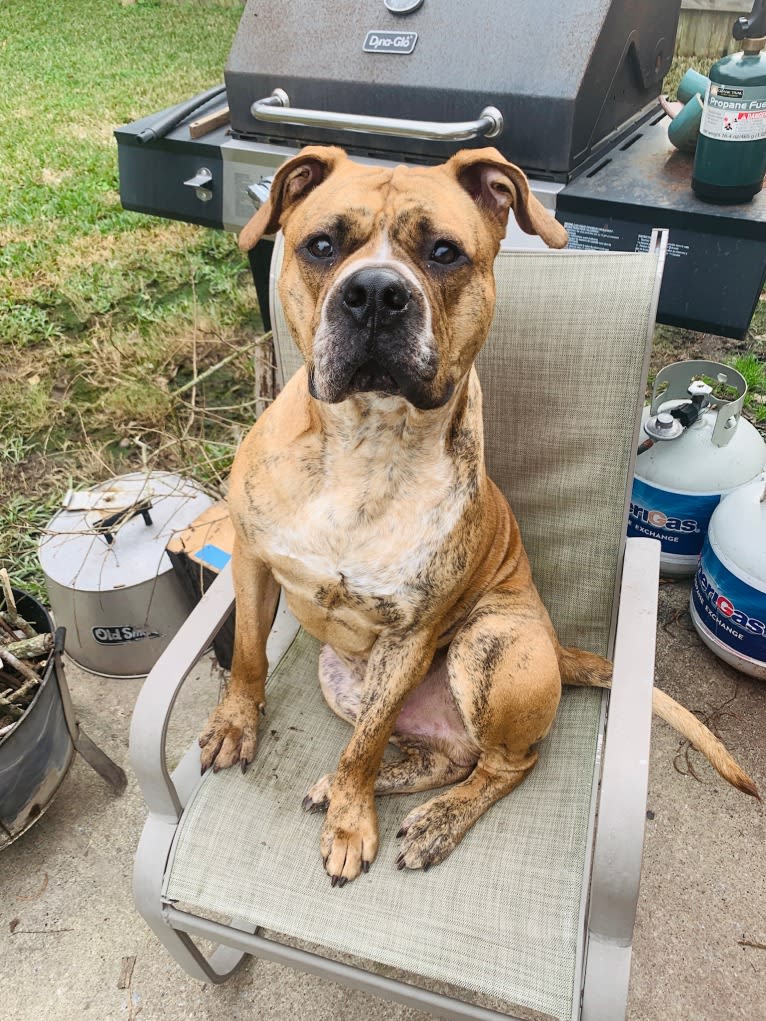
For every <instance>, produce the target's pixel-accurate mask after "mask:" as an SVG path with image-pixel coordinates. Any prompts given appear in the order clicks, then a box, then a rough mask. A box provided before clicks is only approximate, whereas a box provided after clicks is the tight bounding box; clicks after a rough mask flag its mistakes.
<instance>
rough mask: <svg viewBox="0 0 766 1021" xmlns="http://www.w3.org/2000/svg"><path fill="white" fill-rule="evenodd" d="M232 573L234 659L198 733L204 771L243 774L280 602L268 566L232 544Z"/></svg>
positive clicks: (263, 701) (253, 737) (251, 746)
mask: <svg viewBox="0 0 766 1021" xmlns="http://www.w3.org/2000/svg"><path fill="white" fill-rule="evenodd" d="M231 566H232V574H233V578H234V594H235V597H236V607H237V623H236V628H235V633H234V658H233V661H232V665H231V679H230V680H229V684H228V687H227V689H226V695H225V696H224V699H223V701H222V702H221V703H220V705H218V706H216V708H215V709H214V710H213V712H212V713H211V715H210V718H209V720H208V722H207V726H206V727H205V729H204V730H203V731H202V734H201V735H200V739H199V743H200V746H201V748H202V754H201V756H200V762H201V766H202V771H203V772H204V771H205V770H206V769H207V768H208V767H209V766H212V767H213V770H219V769H225V768H226V767H227V766H233V765H234V764H235V763H237V762H239V764H240V766H241V767H242V772H243V773H244V771H245V769H246V768H247V764H248V763H249V762H252V760H253V757H254V755H255V747H256V734H257V730H258V718H259V715H260V713H261V712H262V711H263V709H264V707H265V704H266V692H265V689H266V674H267V673H268V666H269V665H268V660H267V659H266V639H267V638H268V634H269V631H270V629H271V625H272V622H273V620H274V611H275V609H276V606H277V600H278V599H279V585H278V584H277V583H276V581H275V580H274V578H273V576H272V574H271V571H270V570H269V568H268V567H267V566H266V565H265V564H264V563H263V562H262V561H260V560H258V559H256V558H255V557H253V556H251V555H250V554H249V553H248V552H247V551H246V549H245V548H244V547H243V546H242V544H241V543H240V542H239V541H235V543H234V552H233V556H232V565H231Z"/></svg>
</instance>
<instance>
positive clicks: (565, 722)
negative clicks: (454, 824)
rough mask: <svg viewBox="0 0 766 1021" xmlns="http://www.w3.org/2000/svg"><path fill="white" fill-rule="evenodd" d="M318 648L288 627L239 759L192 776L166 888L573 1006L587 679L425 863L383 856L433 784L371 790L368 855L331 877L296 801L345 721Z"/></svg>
mask: <svg viewBox="0 0 766 1021" xmlns="http://www.w3.org/2000/svg"><path fill="white" fill-rule="evenodd" d="M318 649H319V646H318V643H317V642H316V641H315V640H314V639H313V638H311V637H310V636H309V635H307V634H306V633H305V632H302V631H301V632H299V634H298V636H297V637H296V639H295V640H294V642H293V643H292V645H291V646H290V648H289V649H288V651H287V652H286V653H285V655H284V657H283V658H282V660H281V662H280V663H279V664H278V666H277V667H276V669H275V671H274V672H273V673H272V677H271V679H270V681H269V685H268V689H267V693H268V716H267V719H266V721H265V725H264V726H263V728H262V737H261V739H260V745H259V748H258V754H257V756H256V760H255V763H254V764H253V765H252V766H251V767H250V769H249V770H248V772H247V773H246V774H245V775H244V776H243V775H242V773H241V772H240V771H239V770H227V771H225V772H221V773H217V774H213V773H210V774H208V775H207V777H206V779H205V781H204V782H203V783H202V784H201V785H200V787H199V788H198V790H197V792H196V794H195V795H194V798H193V800H192V801H191V803H190V804H189V805H188V806H187V808H186V811H185V813H184V816H183V819H182V821H181V824H180V826H179V829H178V834H177V837H176V840H175V843H174V845H173V851H172V855H171V859H170V863H169V868H168V870H167V873H166V879H165V887H164V896H165V899H166V900H167V901H170V902H181V903H182V904H183V905H184V906H187V905H188V906H189V909H190V910H192V911H195V913H200V912H201V913H203V914H204V913H205V912H208V913H221V914H225V915H229V916H232V917H236V918H238V919H243V920H245V921H247V922H249V923H251V924H252V925H253V926H256V925H257V926H259V927H263V928H266V929H269V930H273V931H274V932H276V933H278V934H282V935H284V936H287V937H290V938H292V939H296V940H299V941H303V942H308V943H311V944H320V945H323V946H325V947H327V948H329V949H330V950H334V951H337V952H339V953H341V954H350V955H353V956H355V957H356V958H360V957H361V958H364V959H366V960H369V961H372V962H376V963H378V964H381V965H387V966H389V967H393V968H396V969H401V970H403V971H406V972H409V973H415V974H417V975H419V976H422V977H423V978H425V979H430V980H437V981H440V982H447V983H454V982H456V981H459V982H460V984H461V986H463V987H464V988H465V989H467V990H469V991H471V992H473V993H476V994H479V995H480V997H482V998H489V1000H490V1001H498V1002H499V1003H502V1004H505V1005H507V1009H508V1010H509V1011H511V1010H513V1011H514V1012H516V1011H517V1009H518V1008H520V1007H525V1008H530V1009H531V1010H532V1011H534V1012H535V1013H534V1014H533V1015H532V1016H540V1015H542V1016H544V1017H553V1018H557V1019H562V1021H563V1019H569V1018H570V1017H572V1009H573V1006H572V1005H573V1000H574V990H575V987H576V983H577V980H578V960H577V945H578V937H579V936H580V935H581V932H582V928H583V905H582V886H583V880H584V876H585V875H586V872H587V868H588V864H589V859H588V854H587V846H586V845H587V843H588V841H587V834H588V827H589V821H590V817H591V811H592V799H593V778H594V769H595V756H596V747H597V735H598V731H599V723H600V717H601V695H600V693H599V692H596V691H588V690H585V691H583V690H569V691H567V692H566V693H565V697H564V699H563V701H562V705H561V709H560V710H559V713H558V715H557V717H556V723H555V726H554V729H553V730H552V732H551V734H550V735H549V736H548V737H547V738H546V740H545V741H544V742H543V743H542V744H541V746H540V760H539V762H538V765H537V766H536V767H535V769H534V770H533V771H532V773H531V774H530V776H529V777H528V778H527V779H526V780H525V781H524V783H523V784H522V785H521V786H520V787H519V788H518V789H517V790H515V791H514V792H513V794H512V795H511V796H510V797H508V798H505V799H503V801H502V802H500V803H499V804H497V805H495V806H494V807H493V809H492V811H491V812H488V813H487V814H486V815H485V816H484V817H483V818H482V819H480V820H479V822H478V823H477V824H476V826H474V828H473V829H472V830H471V831H470V832H469V834H468V835H467V836H466V838H465V839H464V840H463V842H462V844H461V845H460V846H459V847H458V848H457V850H456V851H455V852H454V853H453V854H452V855H451V856H450V857H449V858H448V859H447V860H446V861H445V862H443V863H442V864H441V865H439V866H438V868H434V869H431V870H429V871H428V872H427V873H422V872H419V871H418V872H410V871H408V870H404V871H402V872H400V871H398V870H397V869H396V867H395V859H396V853H397V852H396V846H397V843H398V842H397V840H396V838H395V834H396V831H397V830H398V828H399V825H400V823H401V820H402V819H403V818H404V816H405V815H406V814H407V812H409V811H410V809H411V808H413V807H414V806H415V805H419V804H422V803H423V802H424V801H426V800H427V799H428V798H429V797H431V794H430V793H421V794H416V795H408V796H406V797H403V796H393V797H387V798H379V799H378V802H377V805H378V812H379V821H380V830H381V840H380V850H379V852H378V858H377V860H376V862H375V863H374V865H373V866H372V868H371V870H370V872H369V874H368V875H364V876H361V877H360V878H359V879H357V880H356V881H355V882H354V883H351V884H349V885H348V886H347V887H345V888H344V889H343V890H337V889H331V887H330V883H329V881H328V879H327V877H326V875H325V873H324V870H323V867H322V861H321V858H320V856H319V830H320V826H321V820H322V817H321V816H318V815H307V814H306V813H304V812H303V811H302V810H301V805H300V802H301V798H302V797H303V794H304V793H305V792H306V791H307V790H308V788H309V787H310V786H311V785H312V784H313V783H314V782H315V781H316V780H317V779H319V777H320V776H322V775H323V774H324V773H327V772H330V771H331V770H332V769H333V768H334V766H335V764H336V763H337V760H338V758H339V756H340V753H341V751H342V749H343V747H344V745H345V743H346V741H347V740H348V737H349V734H350V727H349V726H348V725H347V724H345V723H344V722H343V721H342V720H340V719H338V718H337V717H336V716H334V714H333V713H332V712H331V711H330V709H329V708H328V707H327V705H326V704H325V703H324V701H323V699H322V696H321V693H320V691H319V685H318V683H317V679H316V677H317V656H318ZM578 988H579V987H578ZM525 1016H529V1015H525Z"/></svg>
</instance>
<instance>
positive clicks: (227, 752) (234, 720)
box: [199, 699, 260, 773]
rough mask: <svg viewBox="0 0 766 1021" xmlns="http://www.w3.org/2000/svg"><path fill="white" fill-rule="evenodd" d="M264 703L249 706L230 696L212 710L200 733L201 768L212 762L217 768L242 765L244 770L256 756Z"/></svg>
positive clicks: (207, 767)
mask: <svg viewBox="0 0 766 1021" xmlns="http://www.w3.org/2000/svg"><path fill="white" fill-rule="evenodd" d="M259 709H260V706H256V705H253V706H252V707H250V710H248V707H245V706H242V705H241V704H240V703H232V702H229V701H228V700H227V699H224V701H223V702H222V703H221V704H220V705H218V706H216V708H215V709H214V710H213V712H212V713H211V714H210V718H209V720H208V722H207V726H206V727H205V729H204V730H203V731H202V733H201V734H200V737H199V744H200V748H201V749H202V752H201V754H200V766H201V771H202V772H203V773H204V772H205V771H206V770H207V769H209V768H210V767H211V766H212V767H213V772H214V773H217V772H218V770H219V769H227V768H228V767H230V766H235V765H237V763H239V766H240V768H241V770H242V772H243V773H244V772H245V770H246V769H247V766H248V764H249V763H250V762H252V761H253V759H254V758H255V749H256V744H257V729H258V716H259Z"/></svg>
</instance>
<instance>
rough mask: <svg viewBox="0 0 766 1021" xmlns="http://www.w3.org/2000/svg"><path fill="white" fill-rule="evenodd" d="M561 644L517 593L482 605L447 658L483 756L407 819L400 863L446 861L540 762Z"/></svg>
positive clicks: (556, 691)
mask: <svg viewBox="0 0 766 1021" xmlns="http://www.w3.org/2000/svg"><path fill="white" fill-rule="evenodd" d="M554 642H555V639H554V638H553V637H552V635H551V631H550V627H549V624H548V622H547V618H545V617H544V616H542V615H541V614H539V613H538V612H537V609H536V605H535V604H534V603H533V602H530V601H524V600H522V599H520V598H519V597H518V596H517V595H515V594H514V593H504V592H495V593H490V594H488V595H487V596H486V597H485V598H484V599H483V600H481V601H480V602H479V603H478V604H477V606H476V608H475V609H474V612H473V613H472V614H471V616H470V617H469V618H468V620H467V621H466V623H465V624H464V626H463V627H462V628H461V630H460V632H459V633H458V634H457V635H456V637H455V638H454V640H453V642H452V645H451V646H450V649H449V653H448V656H447V671H448V676H449V683H450V688H451V691H452V695H453V697H454V700H455V704H456V706H457V709H458V711H459V712H460V715H461V717H462V719H463V722H464V724H465V729H466V733H467V736H468V738H469V739H470V740H471V741H472V742H474V744H475V745H476V746H478V748H479V749H480V750H481V751H480V755H479V756H478V762H477V765H476V768H475V769H474V770H473V772H472V773H471V775H470V776H469V777H468V779H467V780H465V781H463V783H460V784H457V785H456V786H454V787H451V788H450V789H449V790H448V791H446V792H444V793H443V794H439V795H437V796H436V797H435V798H432V799H431V800H430V801H428V802H426V804H424V805H421V806H420V807H419V808H416V809H414V811H412V812H410V813H409V815H408V816H407V817H406V818H405V820H404V822H403V823H402V827H401V829H400V831H399V834H400V836H402V837H403V840H402V844H401V850H400V854H399V858H398V860H397V864H398V865H399V867H400V868H412V869H415V868H427V867H428V866H429V865H434V864H436V863H437V862H440V861H443V860H444V858H446V857H447V855H448V854H449V853H450V851H452V850H453V848H454V847H456V846H457V844H458V843H459V842H460V841H461V840H462V838H463V836H464V835H465V834H466V833H467V832H468V830H469V829H470V828H471V826H473V824H474V823H475V822H476V821H477V820H478V819H479V818H480V817H481V816H482V815H483V814H484V812H486V811H487V809H488V808H489V807H490V806H491V805H493V804H494V803H495V802H496V801H499V800H500V799H501V798H503V797H505V795H506V794H509V793H510V792H511V791H512V790H513V789H514V787H517V786H518V785H519V784H520V783H521V782H522V780H523V779H524V777H525V776H526V775H527V774H528V773H529V772H530V770H531V769H532V768H533V766H534V764H535V762H536V761H537V752H536V751H535V749H534V746H535V745H536V744H537V742H538V741H540V740H541V739H542V738H543V737H545V735H546V734H547V733H548V730H549V729H550V726H551V724H552V722H553V719H554V716H555V713H556V709H557V707H558V702H559V697H560V694H561V681H560V675H559V668H558V662H557V656H556V647H555V644H554Z"/></svg>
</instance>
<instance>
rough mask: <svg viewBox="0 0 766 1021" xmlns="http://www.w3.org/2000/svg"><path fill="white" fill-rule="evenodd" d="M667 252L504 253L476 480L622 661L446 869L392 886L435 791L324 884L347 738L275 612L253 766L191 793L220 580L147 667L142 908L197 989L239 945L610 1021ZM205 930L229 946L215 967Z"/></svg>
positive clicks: (630, 919) (394, 800)
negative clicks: (482, 466) (202, 669)
mask: <svg viewBox="0 0 766 1021" xmlns="http://www.w3.org/2000/svg"><path fill="white" fill-rule="evenodd" d="M666 240H667V239H666V236H665V235H664V234H663V233H659V232H655V234H653V235H652V237H651V240H650V242H649V244H648V246H647V250H646V251H643V252H637V253H603V252H575V251H563V252H546V251H543V252H510V253H503V254H501V255H500V256H499V257H498V260H497V281H498V298H497V311H496V314H495V319H494V323H493V326H492V331H491V335H490V337H489V339H488V341H487V344H486V346H485V348H484V350H483V353H482V355H481V359H480V362H479V374H480V377H481V379H482V384H483V387H484V400H485V428H486V456H487V462H488V466H489V470H490V473H491V475H492V477H493V478H494V480H495V481H496V482H497V483H498V484H499V485H500V486H501V488H502V489H503V490H504V491H505V493H506V494H507V496H508V498H509V500H510V502H511V504H512V506H513V508H514V510H515V513H516V515H517V517H518V519H519V522H520V525H521V530H522V534H523V536H524V541H525V545H526V548H527V550H528V552H529V555H530V560H531V563H532V567H533V571H534V575H535V578H536V582H537V585H538V588H539V589H540V591H541V593H542V596H543V599H544V600H545V602H546V604H547V606H548V607H549V609H550V611H551V614H552V617H553V620H554V623H555V625H556V627H557V629H558V633H559V635H560V637H561V640H562V642H563V643H564V644H570V645H578V646H581V647H583V648H587V649H590V650H593V651H596V652H599V653H601V654H605V655H608V656H610V657H613V658H614V660H615V673H614V687H613V690H612V692H611V694H606V693H602V692H601V691H597V690H591V689H579V688H578V689H567V690H566V691H565V694H564V697H563V699H562V703H561V708H560V709H559V712H558V716H557V718H556V723H555V725H554V728H553V730H552V732H551V733H550V735H549V736H548V737H547V738H546V739H545V741H544V742H543V743H542V745H541V747H540V758H539V762H538V764H537V766H536V767H535V769H534V770H533V771H532V772H531V774H530V776H529V777H528V778H527V779H525V781H524V783H523V784H522V785H521V786H520V787H519V788H518V789H517V790H515V791H514V792H513V793H512V794H511V795H509V796H508V797H507V798H505V799H503V800H502V801H501V802H499V803H498V804H496V805H495V806H494V807H493V808H491V809H490V811H489V812H488V813H487V814H486V815H485V816H483V817H482V819H481V820H480V821H479V822H478V823H477V824H476V825H475V826H474V828H473V829H472V830H471V831H470V832H469V833H468V835H467V836H466V837H465V839H464V840H463V842H462V843H461V844H460V846H459V847H458V848H457V849H456V850H455V851H454V852H453V854H452V855H451V856H450V857H449V858H448V859H447V860H446V861H445V862H443V863H442V864H440V865H439V866H438V867H436V868H433V869H431V870H430V871H429V872H428V873H427V874H425V873H422V872H419V871H412V872H410V871H398V870H397V869H396V867H395V859H396V854H397V850H396V844H397V841H396V838H395V834H396V830H397V828H398V826H399V823H400V821H401V819H402V818H403V817H404V816H405V815H406V814H407V812H408V811H409V810H410V809H411V808H412V807H413V806H414V805H415V804H419V803H421V802H422V801H424V800H426V798H428V797H429V796H430V795H423V794H419V795H413V796H406V797H405V796H396V797H389V798H381V799H379V800H378V811H379V822H380V830H381V840H380V851H379V854H378V857H377V860H376V861H375V863H374V864H373V866H372V868H371V870H370V872H369V874H368V875H362V876H361V877H360V878H359V879H357V880H355V881H354V882H353V883H350V884H349V885H348V886H346V887H345V888H344V889H342V890H341V889H338V888H336V889H332V888H331V887H330V883H329V880H328V878H327V876H326V875H325V873H324V870H323V867H322V861H321V858H320V854H319V831H320V826H321V821H322V817H321V816H317V815H311V814H305V813H304V812H302V811H301V799H302V798H303V796H304V794H305V792H306V790H307V789H308V788H309V786H310V785H311V784H313V783H314V781H315V780H316V779H317V778H318V777H320V776H321V775H323V774H324V773H326V772H328V771H330V770H332V769H333V768H334V766H335V763H336V761H337V759H338V757H339V755H340V753H341V751H342V749H343V747H344V745H345V743H346V741H347V739H348V737H349V734H350V731H349V728H348V726H347V725H346V724H345V723H343V722H342V721H341V720H339V719H337V718H336V717H335V716H334V715H333V714H332V713H331V711H330V710H329V708H328V707H327V706H326V705H325V703H324V701H323V699H322V696H321V694H320V691H319V686H318V683H317V680H316V673H317V654H318V644H317V642H316V641H315V640H314V639H313V638H311V637H310V636H309V635H308V634H306V633H304V632H303V631H301V630H299V628H298V626H297V624H296V622H295V621H294V620H293V619H292V618H291V616H290V614H289V612H288V611H287V610H286V609H285V608H284V606H280V608H279V610H278V612H277V617H276V620H275V625H274V628H273V631H272V635H271V639H270V643H269V650H268V651H269V661H270V663H271V665H272V672H271V677H270V680H269V684H268V694H267V717H266V721H265V722H264V725H262V727H261V731H260V735H259V748H258V753H257V756H256V760H255V762H254V763H253V765H251V767H250V769H249V771H248V772H247V773H246V774H245V775H243V774H242V773H241V772H240V771H239V770H226V771H222V772H219V773H217V774H213V773H212V772H208V773H207V774H206V775H205V776H204V777H203V778H200V770H199V749H198V747H197V746H196V744H194V745H192V747H191V748H190V749H189V751H188V753H187V754H186V756H185V758H184V759H183V760H182V761H181V763H180V765H179V766H178V767H177V769H176V770H175V771H174V772H173V775H172V777H171V776H170V775H169V772H168V768H167V765H166V761H165V735H166V731H167V725H168V723H167V721H168V717H169V714H170V711H171V709H172V707H173V702H174V700H175V697H176V694H177V692H178V690H179V688H180V687H181V685H182V683H183V681H184V678H185V677H186V675H187V674H188V673H189V672H190V670H191V668H192V666H193V665H194V663H195V661H196V660H197V659H198V657H199V656H200V655H201V653H202V651H203V650H204V649H206V648H207V647H208V645H209V643H210V641H211V639H212V637H213V636H214V635H215V633H216V631H217V629H218V628H219V627H220V626H221V624H222V622H223V621H225V620H226V618H227V616H228V615H229V613H230V611H231V608H232V605H233V594H232V584H231V578H230V573H229V569H228V568H226V569H225V570H224V572H223V573H222V574H221V576H220V577H219V578H218V579H217V580H216V582H215V583H214V584H213V585H212V587H211V588H210V589H209V590H208V592H207V593H206V595H205V596H204V597H203V599H202V601H201V602H200V603H199V604H198V605H197V607H196V608H195V609H194V611H193V612H192V614H191V616H190V617H189V618H188V620H187V621H186V622H185V624H184V625H183V627H182V628H181V630H180V632H179V634H178V636H177V638H176V639H175V640H174V641H173V642H172V643H171V645H170V646H169V648H168V649H167V651H166V652H165V653H164V654H163V656H162V657H161V659H160V660H159V662H158V663H157V665H156V666H155V668H154V669H153V670H152V672H151V674H150V675H149V677H148V679H147V681H146V683H145V685H144V687H143V690H142V692H141V694H140V697H139V699H138V703H137V705H136V710H135V714H134V717H133V723H132V730H131V756H132V762H133V768H134V769H135V772H136V774H137V776H138V779H139V783H140V785H141V789H142V791H143V793H144V797H145V799H146V803H147V805H148V808H149V816H148V819H147V822H146V825H145V828H144V831H143V835H142V837H141V841H140V846H139V849H138V854H137V858H136V865H135V880H134V892H135V899H136V904H137V906H138V909H139V911H140V912H141V913H142V914H143V916H144V918H145V919H146V921H147V922H148V923H149V925H150V926H151V927H152V929H153V930H154V932H155V933H156V934H157V936H158V937H159V938H160V940H161V941H162V942H163V943H164V944H165V946H166V948H167V949H168V951H169V952H170V954H171V955H172V956H173V957H174V958H175V959H176V961H177V962H178V963H179V964H180V965H181V966H182V967H183V968H184V969H185V970H186V971H187V972H188V973H189V974H190V975H192V976H193V977H194V978H196V979H198V980H200V981H203V982H210V981H212V982H220V981H223V980H225V979H226V978H227V977H228V975H229V974H230V973H231V971H232V970H233V969H234V967H236V965H237V964H238V963H239V962H240V960H241V959H242V957H243V955H247V954H252V955H255V956H260V957H263V958H266V959H269V960H273V961H279V962H282V963H287V964H291V965H294V966H295V967H296V968H299V969H304V970H306V971H309V972H313V973H316V974H318V975H323V976H325V977H329V978H332V979H335V980H338V981H341V982H346V983H348V984H349V985H351V986H355V987H357V988H362V989H365V990H367V991H370V992H372V993H375V994H378V995H380V996H382V997H387V998H389V999H393V1000H396V1001H399V1002H401V1003H404V1004H409V1005H411V1006H414V1007H417V1008H419V1009H421V1010H425V1011H428V1012H431V1013H432V1014H434V1015H437V1016H440V1017H446V1018H471V1019H475V1021H490V1019H495V1021H499V1019H500V1018H502V1017H506V1018H507V1017H508V1016H510V1017H512V1018H535V1019H540V1018H556V1019H572V1018H582V1019H585V1021H618V1019H620V1018H622V1017H623V1016H624V1013H625V1009H626V999H627V989H628V976H629V970H630V956H631V941H632V931H633V925H634V918H635V907H636V900H637V896H638V880H639V872H640V865H641V853H642V844H643V832H644V819H645V809H646V788H647V768H648V755H649V736H650V724H651V688H652V682H653V674H654V642H655V624H656V606H657V587H658V572H659V544H658V543H656V542H655V541H654V540H650V539H629V540H627V542H626V540H625V538H624V536H625V526H626V520H627V509H628V500H629V496H630V489H631V479H632V469H633V461H634V456H635V450H636V446H637V437H638V431H639V411H640V407H641V404H642V402H643V394H644V388H645V381H646V373H647V366H648V358H649V351H650V346H651V337H652V329H653V325H654V317H655V312H656V307H657V298H658V293H659V286H660V280H661V275H662V268H663V262H664V255H665V247H666ZM272 313H273V315H274V322H275V335H276V338H277V345H278V350H277V356H278V363H279V367H280V371H281V372H282V373H283V375H284V376H286V375H289V372H290V371H291V370H292V369H293V368H294V367H296V366H297V365H298V355H297V353H296V352H295V351H294V350H292V347H291V342H290V341H289V339H287V331H286V327H285V325H284V319H283V317H282V313H281V310H280V308H279V304H278V301H276V302H275V304H274V306H273V308H272ZM607 710H608V711H607ZM607 717H608V719H607ZM203 722H204V720H203V719H202V718H200V721H199V724H200V726H201V725H202V724H203ZM607 724H608V725H607ZM222 919H224V921H222ZM195 938H203V939H208V940H213V941H214V942H215V943H216V944H218V949H217V950H216V951H215V952H214V953H213V954H212V956H211V957H210V958H209V959H206V958H205V957H204V956H203V954H202V952H201V951H200V949H199V948H198V947H197V945H196V944H195V942H194V939H195Z"/></svg>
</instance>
